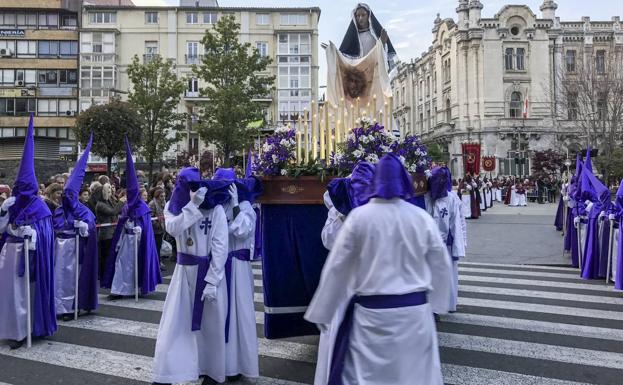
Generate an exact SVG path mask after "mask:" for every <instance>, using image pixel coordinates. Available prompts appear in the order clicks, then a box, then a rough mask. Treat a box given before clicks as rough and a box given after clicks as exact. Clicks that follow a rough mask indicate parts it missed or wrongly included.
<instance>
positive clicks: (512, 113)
mask: <svg viewBox="0 0 623 385" xmlns="http://www.w3.org/2000/svg"><path fill="white" fill-rule="evenodd" d="M522 104H523V103H522V100H521V93H519V92H517V91H515V92H513V93H512V94H511V100H510V103H509V110H508V116H509V117H510V118H515V119H516V118H520V117H521V116H522V115H521V112H522V108H521V107H522Z"/></svg>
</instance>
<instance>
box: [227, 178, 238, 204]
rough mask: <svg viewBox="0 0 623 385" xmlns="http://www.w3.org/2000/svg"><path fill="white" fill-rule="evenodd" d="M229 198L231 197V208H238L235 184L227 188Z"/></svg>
mask: <svg viewBox="0 0 623 385" xmlns="http://www.w3.org/2000/svg"><path fill="white" fill-rule="evenodd" d="M229 196H230V197H231V206H232V207H236V206H238V187H236V184H235V183H232V184H231V185H230V186H229Z"/></svg>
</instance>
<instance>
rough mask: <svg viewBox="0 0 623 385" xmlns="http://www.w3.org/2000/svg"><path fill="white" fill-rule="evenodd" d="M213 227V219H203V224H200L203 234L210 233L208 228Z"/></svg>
mask: <svg viewBox="0 0 623 385" xmlns="http://www.w3.org/2000/svg"><path fill="white" fill-rule="evenodd" d="M211 227H212V221H211V220H209V219H208V218H205V219H204V220H203V221H201V224H200V225H199V228H200V229H201V230H203V235H208V229H209V228H211Z"/></svg>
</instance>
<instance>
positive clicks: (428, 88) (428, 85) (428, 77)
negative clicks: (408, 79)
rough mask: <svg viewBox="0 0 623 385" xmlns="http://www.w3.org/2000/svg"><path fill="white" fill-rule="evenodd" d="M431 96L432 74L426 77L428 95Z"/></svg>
mask: <svg viewBox="0 0 623 385" xmlns="http://www.w3.org/2000/svg"><path fill="white" fill-rule="evenodd" d="M429 96H430V76H427V77H426V97H429Z"/></svg>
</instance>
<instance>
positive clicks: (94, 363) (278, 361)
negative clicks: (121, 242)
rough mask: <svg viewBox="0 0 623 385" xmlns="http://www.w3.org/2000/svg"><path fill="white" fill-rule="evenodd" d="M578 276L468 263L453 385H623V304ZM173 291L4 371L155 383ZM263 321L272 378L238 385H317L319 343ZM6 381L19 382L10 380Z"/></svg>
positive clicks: (443, 329) (31, 353)
mask: <svg viewBox="0 0 623 385" xmlns="http://www.w3.org/2000/svg"><path fill="white" fill-rule="evenodd" d="M571 273H577V270H574V269H569V268H558V267H545V266H538V267H535V266H511V265H495V264H484V263H462V264H461V267H460V288H459V289H460V292H461V297H460V299H459V309H458V310H459V311H458V312H457V313H454V314H448V315H443V316H442V322H441V323H439V324H438V335H439V346H440V350H441V357H442V370H443V373H444V381H445V383H446V384H453V385H463V384H466V385H467V384H469V385H489V384H505V385H537V384H547V385H588V384H619V383H620V380H619V379H620V378H623V346H619V345H621V341H623V324H621V322H620V321H622V320H623V306H621V305H623V298H621V297H617V296H615V295H612V294H611V293H612V290H611V289H609V288H606V287H605V286H603V285H595V284H592V283H589V282H586V281H582V280H581V279H579V278H578V276H577V274H571ZM253 274H254V276H255V280H254V282H255V285H256V288H257V289H256V292H255V293H254V300H255V302H256V303H259V304H260V305H258V306H259V307H256V309H258V310H261V309H262V306H261V303H262V302H263V294H262V292H261V291H262V289H263V282H262V279H261V276H262V270H261V265H260V264H259V263H257V262H254V263H253ZM167 282H168V281H167ZM167 290H168V284H162V285H159V286H158V290H157V293H156V295H152V296H150V297H148V298H141V299H140V301H139V302H135V301H134V299H133V298H124V299H121V300H113V301H111V300H108V298H107V296H106V295H100V301H101V302H100V303H101V304H102V305H104V306H102V308H101V309H99V310H98V311H97V312H95V314H93V315H91V316H84V317H81V318H80V319H79V320H78V321H70V322H59V325H60V328H59V332H58V333H57V335H55V336H54V337H52V338H50V339H47V340H39V341H35V343H34V345H33V348H32V349H30V350H28V349H24V348H22V349H18V350H14V351H11V350H8V348H7V347H4V346H3V347H0V365H3V364H4V360H18V361H10V362H11V363H16V364H17V365H21V367H22V368H23V370H29V368H34V367H35V365H50V366H49V367H50V368H58V370H65V371H66V373H65V372H64V374H66V375H72V374H74V372H75V373H77V374H80V375H84V373H91V374H93V375H97V376H100V377H97V379H96V380H95V382H93V381H92V382H93V383H98V382H97V381H102V383H104V380H103V379H107V380H106V381H107V382H105V383H126V382H127V383H132V384H135V383H136V384H144V383H148V382H150V379H151V365H152V363H153V359H152V356H153V347H154V345H155V339H156V336H157V332H158V320H159V314H160V312H161V311H162V307H163V304H164V300H163V298H164V295H163V293H166V291H167ZM255 317H256V321H257V324H258V333H259V337H260V338H259V354H260V362H261V365H260V366H261V368H262V373H261V374H262V377H260V378H259V379H244V380H243V381H240V382H238V384H249V385H252V384H255V385H302V384H310V383H312V381H313V370H314V366H315V361H316V354H317V345H316V344H317V338H312V337H301V338H291V339H283V340H267V339H265V338H263V336H262V330H263V327H264V325H263V323H264V315H263V313H262V312H261V311H256V312H255ZM7 362H9V361H7ZM262 362H264V364H262ZM537 363H539V364H537ZM32 370H34V369H32ZM67 373H68V374H67ZM77 374H76V375H77ZM0 381H6V382H5V383H3V382H0V385H10V384H11V383H12V382H13V381H11V380H10V379H9V378H3V377H2V374H1V373H0ZM190 384H193V385H198V384H200V381H198V382H193V383H189V384H188V385H190Z"/></svg>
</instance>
